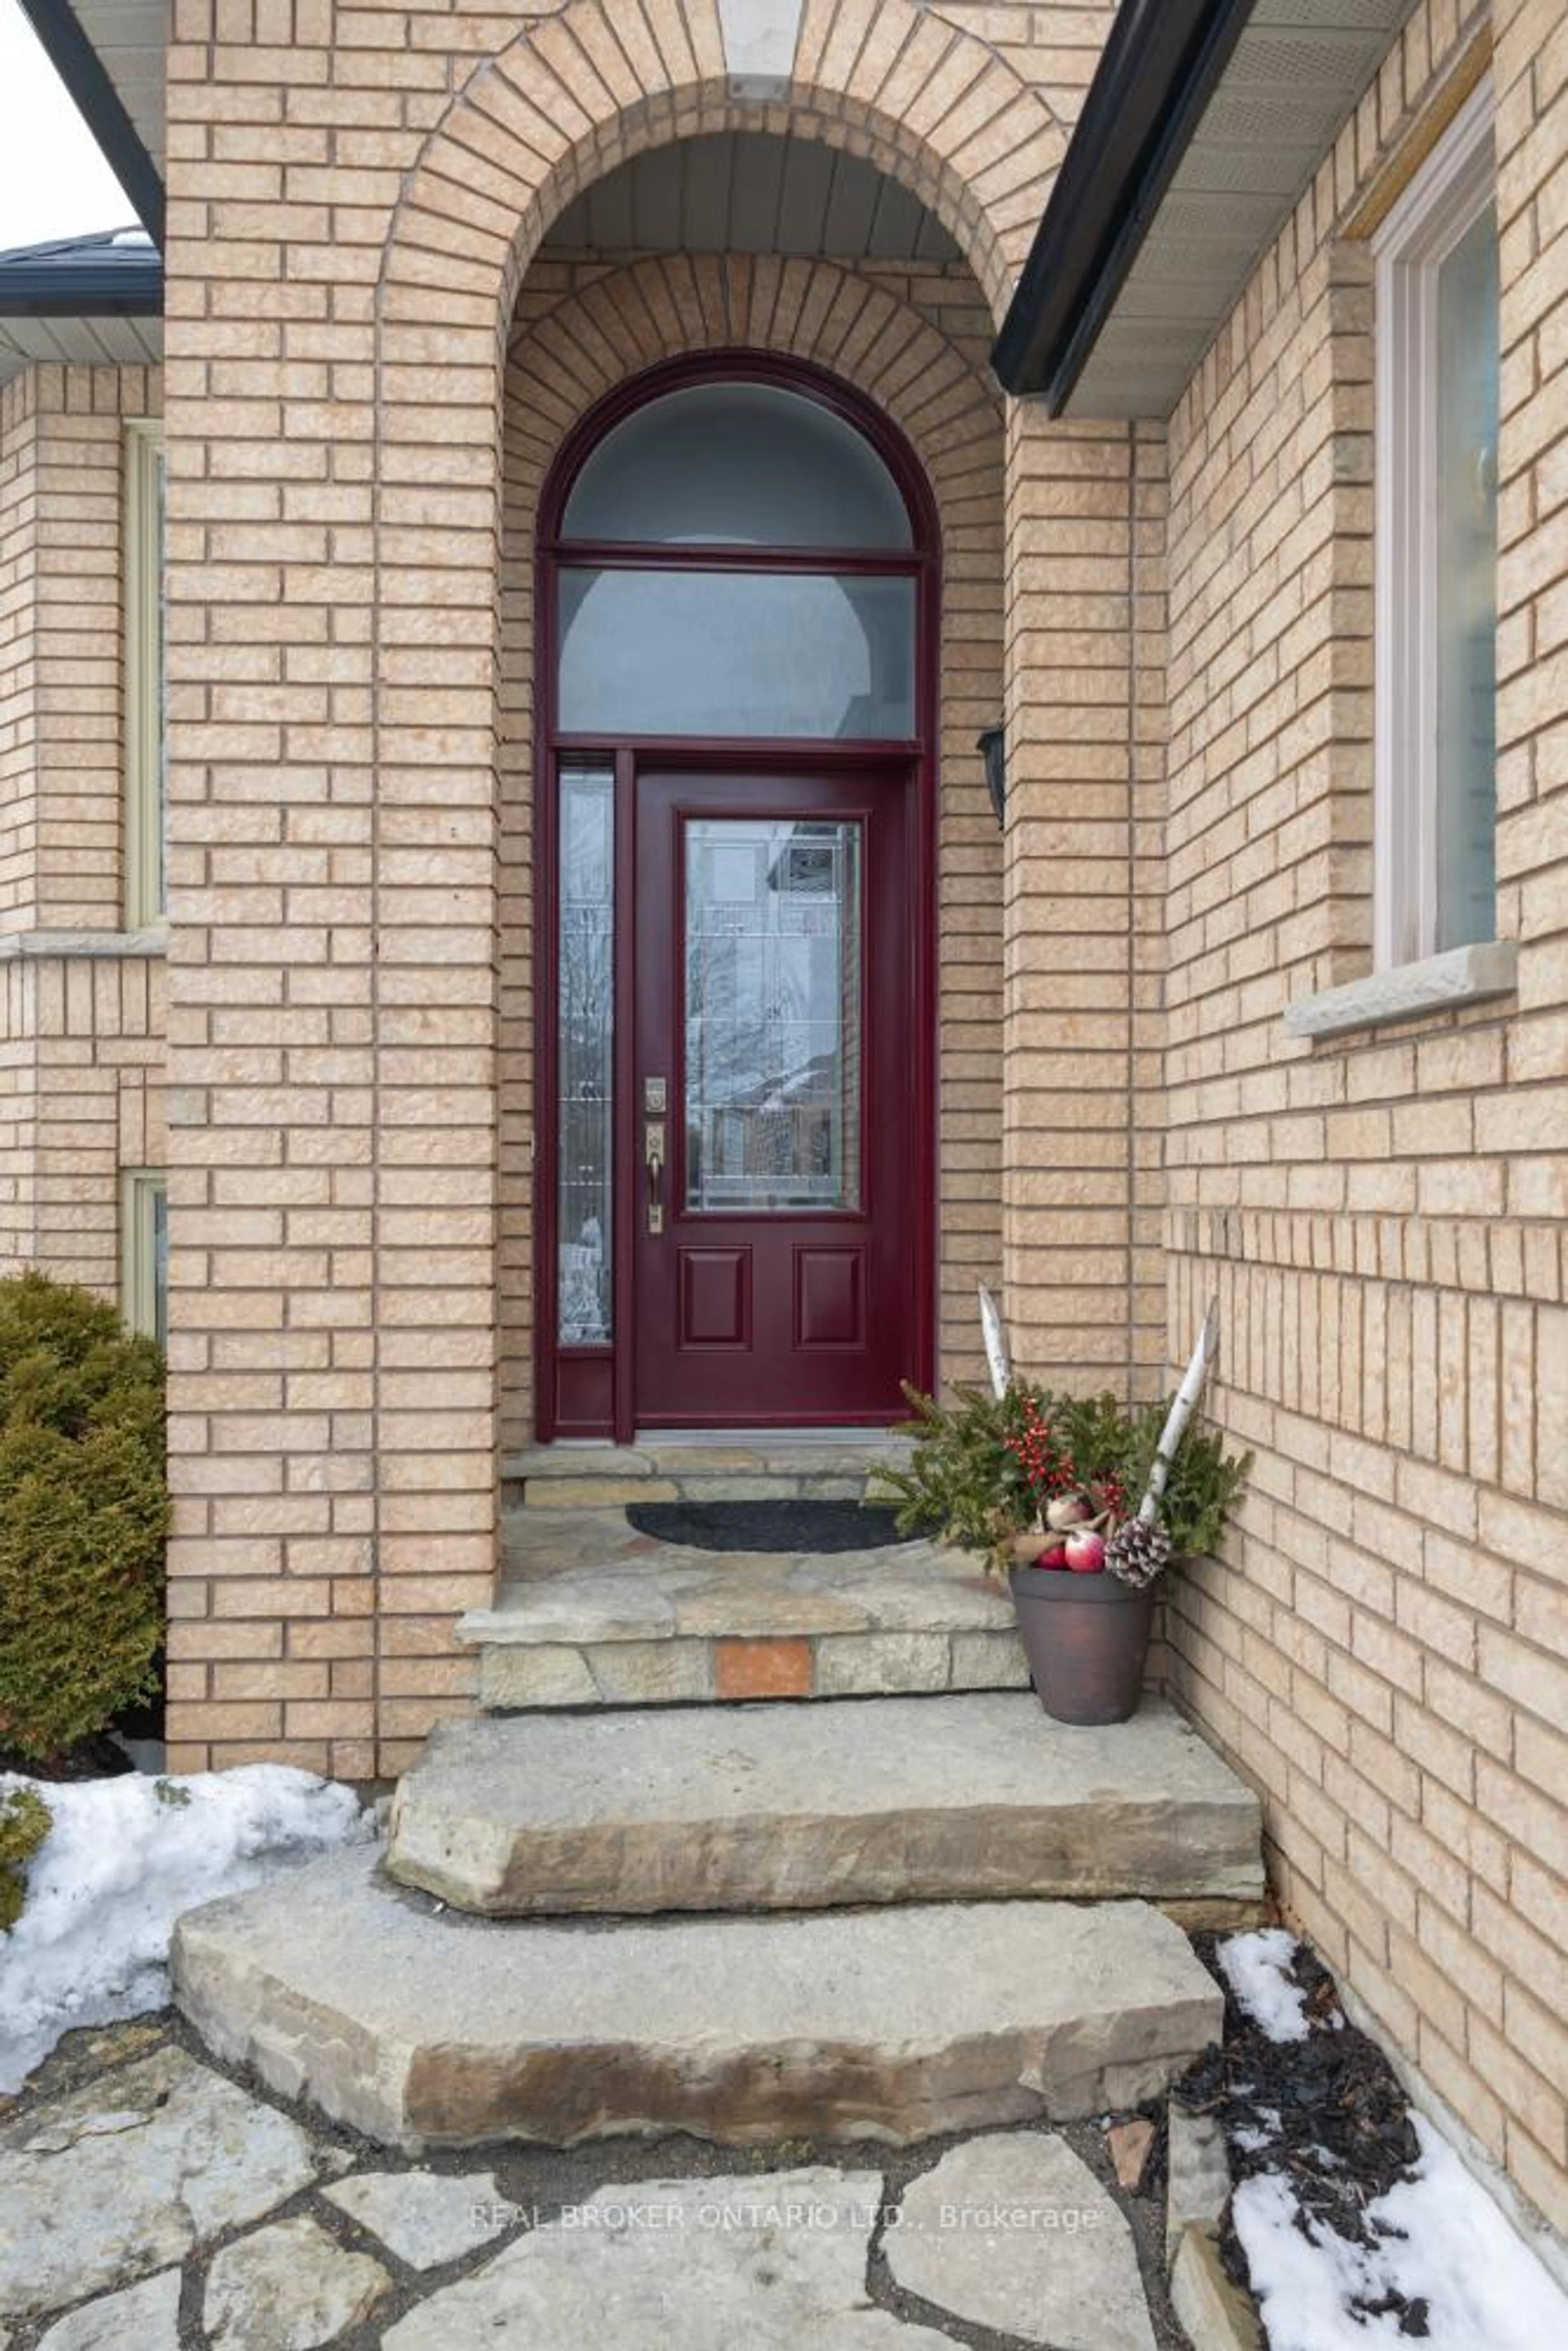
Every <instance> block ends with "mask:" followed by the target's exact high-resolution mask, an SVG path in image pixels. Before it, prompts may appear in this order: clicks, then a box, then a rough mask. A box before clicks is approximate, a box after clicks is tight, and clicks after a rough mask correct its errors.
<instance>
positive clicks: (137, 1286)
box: [120, 1167, 169, 1347]
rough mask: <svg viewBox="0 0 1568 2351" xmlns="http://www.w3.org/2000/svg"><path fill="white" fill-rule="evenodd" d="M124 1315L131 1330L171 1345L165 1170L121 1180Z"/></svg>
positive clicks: (136, 1170)
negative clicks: (163, 1172)
mask: <svg viewBox="0 0 1568 2351" xmlns="http://www.w3.org/2000/svg"><path fill="white" fill-rule="evenodd" d="M120 1313H121V1315H122V1316H123V1318H124V1320H125V1322H126V1323H127V1324H128V1325H129V1327H130V1328H131V1330H132V1331H141V1332H145V1333H146V1335H147V1337H148V1338H149V1339H156V1340H157V1342H158V1344H159V1345H160V1346H161V1347H164V1346H167V1344H168V1343H169V1195H168V1186H167V1184H166V1182H165V1179H164V1176H163V1174H162V1169H160V1168H156V1167H128V1168H126V1169H125V1170H124V1172H123V1173H122V1174H121V1175H120Z"/></svg>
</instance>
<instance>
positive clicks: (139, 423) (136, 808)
mask: <svg viewBox="0 0 1568 2351" xmlns="http://www.w3.org/2000/svg"><path fill="white" fill-rule="evenodd" d="M162 447H163V427H162V423H160V422H159V421H158V420H157V419H156V418H153V417H133V418H131V419H130V420H129V421H128V422H127V423H126V426H125V564H124V594H125V919H126V924H127V926H128V927H129V928H130V929H131V930H142V929H145V928H147V927H149V926H150V925H154V924H159V923H162V921H163V920H164V919H165V914H164V901H163V892H162V887H161V882H162V870H163V855H162V844H163V826H164V811H163V796H164V787H163V741H162V724H161V719H162V677H161V674H160V670H161V664H162V646H163V631H162V597H163V581H162V572H161V568H160V565H159V560H158V540H159V530H158V467H159V459H160V457H161V455H162Z"/></svg>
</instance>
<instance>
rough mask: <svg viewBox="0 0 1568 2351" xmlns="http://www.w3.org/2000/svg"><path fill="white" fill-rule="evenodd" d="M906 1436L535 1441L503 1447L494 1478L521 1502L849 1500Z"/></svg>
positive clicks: (904, 1444)
mask: <svg viewBox="0 0 1568 2351" xmlns="http://www.w3.org/2000/svg"><path fill="white" fill-rule="evenodd" d="M909 1454H910V1440H909V1439H908V1438H907V1437H902V1436H897V1435H892V1434H886V1433H883V1431H881V1430H878V1429H868V1430H867V1431H866V1432H865V1434H864V1436H863V1437H758V1438H755V1439H749V1440H727V1441H724V1442H720V1443H713V1444H693V1443H690V1442H677V1443H674V1444H670V1443H659V1442H652V1443H643V1444H641V1445H585V1444H572V1445H536V1446H532V1447H528V1449H527V1450H525V1451H523V1452H520V1453H512V1454H508V1455H507V1457H506V1458H505V1459H504V1460H503V1462H502V1464H501V1477H502V1481H503V1484H504V1486H505V1487H506V1488H507V1490H508V1491H511V1492H516V1491H518V1490H520V1492H521V1495H522V1500H523V1506H524V1508H525V1509H527V1510H585V1509H586V1510H594V1509H605V1508H610V1507H617V1506H618V1507H620V1508H622V1509H624V1508H625V1506H626V1505H627V1504H628V1503H629V1502H676V1501H688V1502H779V1501H812V1500H814V1501H823V1502H851V1501H853V1502H858V1501H862V1500H863V1499H864V1498H865V1494H866V1489H867V1487H868V1485H869V1483H870V1481H871V1479H872V1478H873V1475H874V1472H875V1469H876V1468H877V1466H878V1465H879V1464H880V1465H882V1466H883V1467H889V1468H899V1467H902V1466H903V1465H904V1463H905V1462H906V1461H907V1460H908V1458H909Z"/></svg>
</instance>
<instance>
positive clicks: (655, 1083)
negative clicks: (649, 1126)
mask: <svg viewBox="0 0 1568 2351" xmlns="http://www.w3.org/2000/svg"><path fill="white" fill-rule="evenodd" d="M665 1089H666V1081H665V1080H664V1079H663V1078H644V1079H643V1109H644V1110H647V1111H656V1112H658V1113H659V1114H660V1115H661V1116H663V1114H664V1110H665V1108H666V1106H667V1103H668V1094H667V1092H666V1090H665Z"/></svg>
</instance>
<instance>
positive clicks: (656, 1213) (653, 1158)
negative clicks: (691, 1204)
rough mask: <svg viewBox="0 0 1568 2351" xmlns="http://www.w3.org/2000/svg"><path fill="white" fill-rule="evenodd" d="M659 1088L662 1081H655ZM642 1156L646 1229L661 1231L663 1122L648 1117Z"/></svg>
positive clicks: (645, 1125) (662, 1207) (662, 1227)
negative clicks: (646, 1215) (646, 1176)
mask: <svg viewBox="0 0 1568 2351" xmlns="http://www.w3.org/2000/svg"><path fill="white" fill-rule="evenodd" d="M656 1082H657V1083H658V1084H659V1086H660V1088H661V1090H662V1089H663V1085H664V1081H663V1079H660V1080H658V1081H656ZM643 1162H644V1164H645V1165H646V1166H647V1170H648V1230H649V1231H650V1232H651V1233H662V1232H663V1231H664V1120H663V1119H662V1118H655V1119H649V1120H648V1121H647V1122H646V1123H645V1124H644V1126H643Z"/></svg>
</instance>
